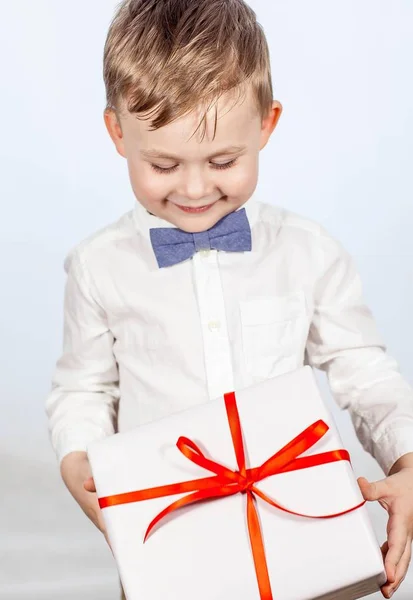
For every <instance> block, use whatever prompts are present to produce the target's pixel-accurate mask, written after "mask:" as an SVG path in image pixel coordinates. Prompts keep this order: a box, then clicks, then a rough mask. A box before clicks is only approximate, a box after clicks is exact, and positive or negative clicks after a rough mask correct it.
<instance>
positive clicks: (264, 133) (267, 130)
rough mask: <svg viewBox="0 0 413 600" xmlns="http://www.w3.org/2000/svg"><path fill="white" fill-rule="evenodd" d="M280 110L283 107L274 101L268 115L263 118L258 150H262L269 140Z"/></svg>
mask: <svg viewBox="0 0 413 600" xmlns="http://www.w3.org/2000/svg"><path fill="white" fill-rule="evenodd" d="M282 110H283V107H282V105H281V104H280V102H278V100H274V101H273V103H272V106H271V109H270V111H269V113H268V115H267V116H266V117H265V119H264V120H263V122H262V125H261V144H260V150H262V149H263V148H264V146H266V144H267V142H268V140H269V139H270V136H271V134H272V132H273V131H274V129H275V127H276V125H277V123H278V120H279V118H280V116H281V113H282Z"/></svg>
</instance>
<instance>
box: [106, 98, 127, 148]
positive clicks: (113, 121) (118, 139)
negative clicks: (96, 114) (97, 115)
mask: <svg viewBox="0 0 413 600" xmlns="http://www.w3.org/2000/svg"><path fill="white" fill-rule="evenodd" d="M103 118H104V120H105V125H106V129H107V130H108V132H109V135H110V137H111V138H112V141H113V143H114V144H115V146H116V150H117V151H118V152H119V154H120V155H121V156H123V158H126V153H125V144H124V139H123V132H122V127H121V124H120V122H119V119H118V117H117V115H116V113H115V111H114V110H113V109H107V110H105V112H104V113H103Z"/></svg>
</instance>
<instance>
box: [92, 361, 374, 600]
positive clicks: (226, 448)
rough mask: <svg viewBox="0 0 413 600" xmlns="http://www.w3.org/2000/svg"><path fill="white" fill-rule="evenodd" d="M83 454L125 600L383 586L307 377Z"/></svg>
mask: <svg viewBox="0 0 413 600" xmlns="http://www.w3.org/2000/svg"><path fill="white" fill-rule="evenodd" d="M177 442H178V443H177ZM88 456H89V460H90V464H91V468H92V473H93V477H94V479H95V485H96V490H97V495H98V498H99V503H100V506H101V509H102V514H103V518H104V521H105V525H106V529H107V534H108V537H109V540H110V543H111V547H112V552H113V555H114V558H115V560H116V563H117V567H118V570H119V574H120V578H121V580H122V584H123V586H124V590H125V594H126V597H127V599H128V600H165V599H168V600H178V599H179V600H193V598H196V599H197V600H228V599H229V598H237V600H254V599H257V600H271V599H274V600H277V599H278V600H314V599H318V600H321V599H323V600H330V599H331V600H333V599H334V600H351V599H356V598H361V597H363V596H366V595H368V594H370V593H373V592H375V591H377V590H378V589H379V587H380V585H382V584H383V583H384V582H385V581H386V576H385V572H384V567H383V560H382V555H381V551H380V548H379V544H378V541H377V539H376V537H375V533H374V531H373V528H372V525H371V522H370V520H369V516H368V513H367V509H366V506H365V503H364V501H363V497H362V495H361V493H360V491H359V487H358V484H357V481H356V478H355V476H354V473H353V470H352V467H351V463H350V461H349V455H348V453H347V452H346V450H345V449H343V448H342V442H341V440H340V437H339V434H338V432H337V429H336V426H335V424H334V422H333V419H332V416H331V415H330V413H329V411H328V409H327V408H326V406H325V405H324V402H323V400H322V397H321V395H320V391H319V389H318V385H317V383H316V380H315V377H314V374H313V371H312V369H311V368H310V367H307V366H306V367H303V368H301V369H299V370H297V371H294V372H291V373H287V374H284V375H281V376H278V377H276V378H273V379H269V380H266V381H263V382H260V383H258V384H255V385H254V386H251V387H249V388H246V389H242V390H238V391H236V392H233V393H228V394H225V395H224V396H223V397H220V398H217V399H216V400H213V401H210V402H208V403H202V404H199V405H197V406H194V407H193V408H191V409H189V410H185V411H183V412H180V413H176V414H173V415H170V416H168V417H167V418H164V419H161V420H158V421H156V422H152V423H149V424H145V425H143V426H141V427H138V428H136V429H134V430H130V431H128V432H125V433H117V434H115V435H113V436H110V437H108V438H104V439H102V440H98V441H95V442H93V443H92V444H90V445H89V447H88ZM171 505H172V506H171ZM168 507H170V508H169V509H168ZM150 525H151V529H150V532H149V535H148V536H147V534H148V527H149V526H150ZM145 536H147V537H146V538H145Z"/></svg>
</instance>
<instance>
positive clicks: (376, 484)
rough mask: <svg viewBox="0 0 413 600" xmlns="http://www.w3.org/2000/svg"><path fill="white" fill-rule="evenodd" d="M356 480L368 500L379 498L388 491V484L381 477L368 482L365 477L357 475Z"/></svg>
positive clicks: (372, 500)
mask: <svg viewBox="0 0 413 600" xmlns="http://www.w3.org/2000/svg"><path fill="white" fill-rule="evenodd" d="M357 482H358V484H359V487H360V491H361V493H362V494H363V497H364V499H365V500H368V501H369V502H374V501H375V500H379V499H380V498H382V497H383V496H386V495H387V494H388V493H389V489H388V484H387V482H386V480H385V479H381V480H380V481H372V482H371V483H370V482H369V481H367V479H366V478H365V477H359V478H358V479H357Z"/></svg>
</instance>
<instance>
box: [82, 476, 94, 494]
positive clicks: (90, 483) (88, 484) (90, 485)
mask: <svg viewBox="0 0 413 600" xmlns="http://www.w3.org/2000/svg"><path fill="white" fill-rule="evenodd" d="M83 487H84V488H85V490H86V491H87V492H96V487H95V481H94V479H93V477H88V479H85V481H84V482H83Z"/></svg>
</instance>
